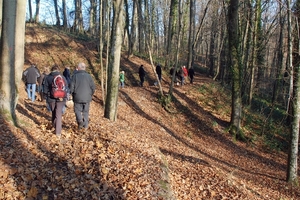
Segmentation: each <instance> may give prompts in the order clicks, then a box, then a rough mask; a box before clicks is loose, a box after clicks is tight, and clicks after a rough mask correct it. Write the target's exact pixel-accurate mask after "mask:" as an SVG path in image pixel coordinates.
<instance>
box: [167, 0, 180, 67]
mask: <svg viewBox="0 0 300 200" xmlns="http://www.w3.org/2000/svg"><path fill="white" fill-rule="evenodd" d="M177 10H178V0H171V5H170V14H169V26H168V37H167V57H166V59H167V62H166V68H169V66H170V63H171V61H170V60H171V59H172V58H171V50H172V41H173V36H174V34H175V26H176V17H177V15H178V11H177ZM178 37H179V36H178Z"/></svg>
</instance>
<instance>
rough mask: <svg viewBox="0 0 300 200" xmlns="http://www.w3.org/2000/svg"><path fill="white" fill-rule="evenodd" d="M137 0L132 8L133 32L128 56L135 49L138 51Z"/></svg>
mask: <svg viewBox="0 0 300 200" xmlns="http://www.w3.org/2000/svg"><path fill="white" fill-rule="evenodd" d="M137 3H138V2H137V0H134V1H133V8H132V20H131V25H132V26H131V29H130V30H131V33H130V35H129V36H128V37H130V39H129V42H130V44H129V49H128V57H130V56H131V55H132V54H133V52H134V51H136V47H137V41H138V31H137V27H138V11H137V8H138V5H137Z"/></svg>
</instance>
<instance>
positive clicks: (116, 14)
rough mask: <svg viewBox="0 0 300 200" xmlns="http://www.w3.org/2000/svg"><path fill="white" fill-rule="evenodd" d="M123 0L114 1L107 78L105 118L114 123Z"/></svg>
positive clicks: (116, 103)
mask: <svg viewBox="0 0 300 200" xmlns="http://www.w3.org/2000/svg"><path fill="white" fill-rule="evenodd" d="M123 5H124V1H123V0H114V1H113V25H112V31H111V46H110V53H109V55H110V57H109V65H108V77H107V88H108V90H107V96H106V101H105V109H104V117H105V118H108V119H110V120H112V121H116V119H117V105H118V92H119V73H120V60H121V47H122V33H123Z"/></svg>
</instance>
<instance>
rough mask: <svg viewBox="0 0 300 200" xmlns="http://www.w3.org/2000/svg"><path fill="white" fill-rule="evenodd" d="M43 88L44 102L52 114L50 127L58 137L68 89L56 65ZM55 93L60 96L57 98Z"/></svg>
mask: <svg viewBox="0 0 300 200" xmlns="http://www.w3.org/2000/svg"><path fill="white" fill-rule="evenodd" d="M58 85H59V86H58ZM44 86H45V87H44V94H45V96H46V98H47V99H46V102H47V103H48V104H49V108H50V109H51V112H52V118H51V122H52V126H53V128H55V134H56V135H57V136H58V137H60V136H61V130H62V114H63V109H64V107H65V105H66V100H67V92H68V90H69V88H68V84H67V80H66V78H65V77H64V76H63V75H62V74H61V73H60V72H59V67H58V66H57V65H54V66H53V67H52V68H51V73H50V74H49V75H47V76H46V78H45V81H44ZM56 88H59V90H62V91H59V92H56V91H57V89H56ZM57 93H59V94H61V95H62V96H61V97H59V98H57V96H56V95H57Z"/></svg>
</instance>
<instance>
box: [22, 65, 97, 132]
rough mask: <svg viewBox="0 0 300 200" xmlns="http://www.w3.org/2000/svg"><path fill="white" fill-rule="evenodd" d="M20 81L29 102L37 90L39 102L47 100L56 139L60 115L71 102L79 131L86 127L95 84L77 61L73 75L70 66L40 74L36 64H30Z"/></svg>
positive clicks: (59, 129)
mask: <svg viewBox="0 0 300 200" xmlns="http://www.w3.org/2000/svg"><path fill="white" fill-rule="evenodd" d="M23 81H24V82H25V85H26V91H27V95H28V100H30V101H32V102H34V101H35V98H36V97H35V92H36V90H37V91H38V92H39V94H40V101H43V100H44V99H46V106H47V108H48V110H49V111H51V112H52V118H51V122H52V126H53V128H54V130H55V134H56V135H57V136H58V137H60V136H61V131H62V115H63V113H64V112H65V108H66V102H67V101H68V100H71V99H72V100H73V102H74V112H75V116H76V122H77V125H78V129H84V130H85V129H87V128H88V125H89V109H90V102H91V101H92V96H93V94H94V92H95V83H94V80H93V78H92V77H91V75H90V74H89V73H87V72H86V65H85V64H84V63H82V62H80V63H79V64H78V65H77V67H76V69H75V70H74V72H73V75H72V76H71V73H70V69H69V67H65V69H64V72H63V73H61V72H60V69H59V67H58V66H57V65H53V66H52V67H51V72H50V73H49V71H48V68H45V69H44V71H43V73H40V71H39V70H38V68H37V67H36V66H35V65H31V66H30V67H29V68H27V69H26V70H25V71H24V72H23ZM36 83H38V85H36ZM36 86H37V87H36Z"/></svg>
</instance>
